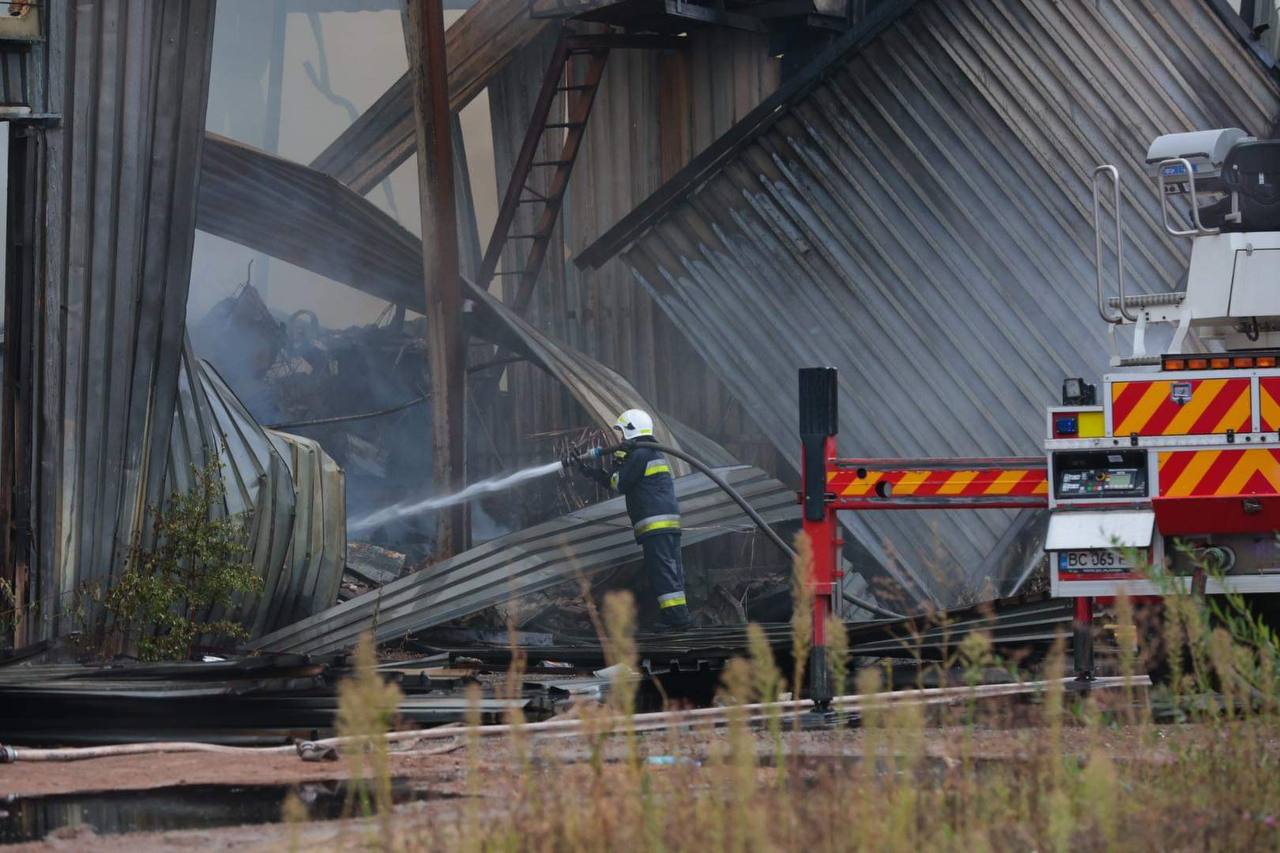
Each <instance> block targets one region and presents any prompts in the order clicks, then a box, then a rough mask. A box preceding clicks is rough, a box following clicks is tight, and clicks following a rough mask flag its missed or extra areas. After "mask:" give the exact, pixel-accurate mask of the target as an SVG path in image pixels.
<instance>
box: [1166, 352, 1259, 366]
mask: <svg viewBox="0 0 1280 853" xmlns="http://www.w3.org/2000/svg"><path fill="white" fill-rule="evenodd" d="M1276 359H1277V356H1275V355H1243V354H1241V355H1235V354H1232V353H1224V354H1222V355H1203V356H1199V355H1166V356H1163V357H1161V360H1160V367H1161V369H1162V370H1229V369H1235V370H1248V369H1251V368H1255V367H1257V368H1269V367H1275V366H1276V364H1277V361H1276Z"/></svg>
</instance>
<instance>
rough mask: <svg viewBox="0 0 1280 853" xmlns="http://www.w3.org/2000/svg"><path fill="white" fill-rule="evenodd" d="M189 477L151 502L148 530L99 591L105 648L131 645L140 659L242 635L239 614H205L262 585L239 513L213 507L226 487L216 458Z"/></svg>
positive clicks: (176, 654)
mask: <svg viewBox="0 0 1280 853" xmlns="http://www.w3.org/2000/svg"><path fill="white" fill-rule="evenodd" d="M191 473H192V485H191V488H190V489H189V490H188V491H187V492H186V493H185V494H180V493H175V494H173V495H171V496H170V497H169V500H168V502H167V503H166V504H165V506H164V507H162V508H153V509H152V519H153V521H152V525H151V537H150V539H149V542H148V544H145V545H144V544H143V540H142V538H141V537H139V538H138V539H137V540H135V541H134V543H133V545H132V546H131V547H130V549H129V559H128V562H127V568H126V569H125V571H124V572H123V573H122V574H121V575H120V576H119V577H118V578H116V579H115V581H114V582H113V583H112V585H111V587H110V589H108V590H107V592H106V594H105V596H104V597H103V602H104V610H105V619H106V622H105V626H104V629H103V631H101V632H99V635H100V636H104V642H103V643H102V645H101V650H102V651H103V652H109V651H112V650H116V651H126V650H131V649H136V651H137V654H138V657H140V658H141V659H143V660H174V659H182V658H187V657H190V655H191V653H192V650H193V647H194V645H195V643H196V641H197V640H198V639H200V638H201V637H207V638H210V639H222V640H240V639H244V638H245V637H247V636H248V634H247V632H246V630H245V628H244V626H243V625H241V624H240V623H239V622H237V621H235V620H234V619H230V618H218V619H212V618H210V615H211V613H213V612H215V611H219V610H222V611H227V610H229V609H231V608H233V607H234V606H235V604H236V601H237V599H238V598H239V597H240V596H242V595H245V594H249V593H256V592H258V591H260V590H261V589H262V579H261V578H260V577H258V575H257V573H256V572H255V571H254V568H253V566H252V565H251V564H250V562H249V548H248V542H247V536H246V533H245V528H244V521H243V518H242V517H240V516H223V515H220V514H218V513H217V510H218V508H220V507H221V505H222V498H223V495H224V494H225V487H224V486H223V482H222V472H221V464H220V462H219V460H218V459H217V458H215V459H212V460H210V462H209V463H208V464H207V465H205V466H204V468H197V467H195V466H194V465H193V466H192V468H191Z"/></svg>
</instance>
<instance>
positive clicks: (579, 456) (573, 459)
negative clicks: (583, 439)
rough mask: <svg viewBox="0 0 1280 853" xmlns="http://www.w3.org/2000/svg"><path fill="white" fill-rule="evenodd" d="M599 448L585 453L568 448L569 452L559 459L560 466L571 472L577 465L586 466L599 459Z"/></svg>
mask: <svg viewBox="0 0 1280 853" xmlns="http://www.w3.org/2000/svg"><path fill="white" fill-rule="evenodd" d="M600 455H601V453H600V448H598V447H592V448H591V449H589V450H586V451H579V450H578V448H576V447H570V448H569V451H568V452H567V453H565V455H564V457H563V458H561V460H560V464H561V465H563V466H564V467H565V468H566V469H569V470H572V469H574V468H576V467H578V466H579V465H586V464H588V463H590V462H593V461H595V460H598V459H599V458H600Z"/></svg>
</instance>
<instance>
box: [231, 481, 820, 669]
mask: <svg viewBox="0 0 1280 853" xmlns="http://www.w3.org/2000/svg"><path fill="white" fill-rule="evenodd" d="M717 473H719V474H720V476H722V477H724V478H725V479H726V480H727V481H728V482H729V484H730V485H732V486H733V487H734V488H735V489H737V490H738V491H739V492H741V493H742V495H743V497H745V498H746V499H747V500H748V501H749V502H750V503H751V504H752V506H754V507H755V508H756V510H757V511H758V512H759V513H760V514H761V515H762V516H763V517H764V518H765V520H766V521H769V522H771V523H773V522H778V521H782V520H786V519H794V518H796V517H797V516H798V514H799V512H798V509H797V507H796V501H795V493H794V492H792V491H791V490H789V489H787V488H786V487H785V486H783V485H782V484H781V483H779V482H778V481H776V480H774V479H773V478H771V477H769V476H768V475H766V474H764V473H763V472H761V471H759V470H757V469H755V468H751V467H749V466H739V467H734V468H724V469H719V470H718V472H717ZM676 494H677V496H678V497H679V498H680V510H681V518H682V522H683V527H684V535H683V544H684V545H685V546H688V545H692V544H695V543H697V542H701V541H705V540H707V539H710V538H712V537H714V536H718V535H720V534H721V533H722V532H723V530H724V527H725V526H726V525H727V524H728V523H730V522H734V521H737V520H738V519H739V517H740V515H741V510H740V509H739V508H738V507H737V505H736V504H734V503H733V501H732V500H731V499H730V498H729V497H728V496H726V495H725V494H724V493H723V492H721V491H720V489H719V487H717V486H716V485H714V484H713V483H712V482H711V481H710V480H708V479H707V478H706V477H705V476H703V475H701V474H693V475H689V476H686V477H681V478H679V479H677V480H676ZM638 554H639V546H638V545H636V542H635V538H634V536H633V534H632V531H631V525H630V523H629V522H628V520H627V515H626V508H625V506H624V502H623V499H622V498H613V499H612V500H608V501H604V502H602V503H598V504H594V505H592V506H589V507H587V508H585V509H583V510H580V511H578V512H573V513H569V514H568V515H564V516H561V517H559V518H555V519H552V520H551V521H548V522H544V523H543V524H539V525H535V526H534V527H530V528H527V529H525V530H520V531H517V532H515V533H511V534H508V535H506V536H503V537H500V538H498V539H494V540H493V541H491V542H487V543H485V544H484V545H480V546H479V547H476V548H472V549H471V550H469V551H466V552H464V553H462V554H459V555H457V556H456V557H452V558H450V559H448V560H445V561H443V562H441V563H437V564H435V565H433V566H430V567H428V568H426V569H423V570H421V571H418V572H414V573H413V574H411V575H407V576H406V577H403V578H401V579H399V580H397V581H394V582H393V583H390V584H387V585H386V586H384V587H382V588H381V589H377V590H373V591H371V592H368V593H366V594H364V595H361V596H358V597H356V598H353V599H351V600H350V601H347V602H344V603H342V604H339V605H337V606H336V607H332V608H330V609H328V610H326V611H324V612H322V613H317V614H316V615H314V616H311V617H309V618H307V619H303V620H301V621H300V622H297V623H295V624H292V625H289V626H288V627H286V628H283V629H281V630H279V631H276V632H274V633H272V634H268V635H267V636H265V637H262V638H260V639H259V640H257V641H256V642H254V643H252V644H251V647H252V648H255V649H263V650H268V651H290V652H309V653H318V652H325V651H337V650H342V649H348V648H352V647H354V646H355V644H356V640H357V639H358V638H359V636H360V634H361V633H363V632H365V631H371V632H373V634H374V637H375V639H376V640H377V641H378V642H380V643H381V642H386V641H388V640H394V639H397V638H399V637H403V636H405V635H406V634H410V633H412V632H414V631H421V630H423V629H425V628H430V627H433V626H435V625H440V624H443V623H445V622H448V621H450V620H452V619H457V618H459V617H461V616H466V615H468V614H471V613H475V612H477V611H480V610H483V609H485V608H487V607H492V606H494V605H496V604H501V603H503V602H505V601H510V600H511V599H513V598H516V597H518V596H521V595H527V594H529V593H533V592H538V591H540V590H544V589H548V588H550V587H552V586H555V585H556V584H559V583H563V582H564V581H571V580H573V579H574V578H575V577H578V576H584V577H590V576H591V575H594V574H597V573H599V572H602V571H605V570H606V569H610V568H614V567H616V566H620V565H623V564H625V563H627V562H630V561H632V560H634V559H635V558H636V556H637V555H638Z"/></svg>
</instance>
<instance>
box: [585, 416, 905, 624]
mask: <svg viewBox="0 0 1280 853" xmlns="http://www.w3.org/2000/svg"><path fill="white" fill-rule="evenodd" d="M635 446H636V445H635V442H631V441H624V442H622V443H620V444H615V445H613V446H611V447H595V448H592V449H591V450H588V451H586V452H585V453H573V452H570V453H569V454H568V455H567V456H566V457H565V458H564V459H562V460H561V462H562V464H563V465H564V467H566V468H570V467H573V466H579V465H586V464H589V463H591V462H599V461H600V460H601V459H603V458H604V457H605V456H606V455H608V454H610V453H613V452H614V451H616V450H631V449H633V448H634V447H635ZM645 446H646V447H650V448H652V449H654V450H657V451H659V452H661V453H666V454H669V455H671V456H674V457H676V458H677V459H683V460H684V461H685V462H688V463H689V464H690V465H691V466H693V467H694V468H696V469H697V470H698V471H699V472H701V473H702V474H703V475H704V476H705V477H706V478H707V479H708V480H710V481H711V482H713V483H715V484H716V485H717V486H718V487H719V488H720V490H721V491H723V492H724V493H725V494H726V495H728V496H729V497H730V498H732V499H733V502H734V503H736V504H737V505H738V506H739V507H740V508H741V509H742V511H743V512H744V513H746V514H747V517H748V518H750V519H751V520H752V522H754V523H755V525H756V527H758V528H760V532H761V533H763V534H764V535H765V536H766V537H767V538H768V539H769V541H770V542H772V543H773V544H774V545H777V546H778V548H779V549H780V550H781V551H782V552H783V553H784V554H786V555H787V556H788V557H790V558H791V559H793V560H794V559H795V558H796V552H795V549H794V548H792V547H791V546H790V545H788V544H787V543H786V540H784V539H783V538H782V537H781V536H779V535H778V532H777V531H776V530H774V529H773V528H772V527H770V526H769V523H768V522H767V521H765V520H764V518H762V517H761V515H760V513H758V512H756V511H755V508H754V507H752V506H751V504H749V503H747V500H746V498H744V497H743V496H742V495H741V494H739V493H738V491H737V490H736V489H735V488H733V486H730V485H729V484H728V483H727V482H725V480H724V478H723V477H721V476H720V475H719V474H717V473H716V472H715V471H714V470H712V468H711V467H710V466H708V465H705V464H703V463H702V462H700V461H699V460H697V459H695V458H694V457H692V456H690V455H689V454H688V453H685V452H684V451H683V450H680V449H679V448H675V447H670V446H668V445H665V444H657V443H646V444H645ZM843 596H844V598H845V599H846V600H848V601H849V602H851V603H852V604H855V605H857V606H858V607H861V608H862V609H863V610H867V611H870V612H871V613H874V614H876V615H877V616H883V617H885V618H886V619H902V618H904V617H903V615H902V614H901V613H895V612H894V611H892V610H889V609H888V608H885V607H881V606H880V605H879V604H876V603H875V602H874V601H868V600H867V599H865V598H862V597H860V596H857V595H854V594H852V593H849V592H844V593H843Z"/></svg>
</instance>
